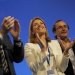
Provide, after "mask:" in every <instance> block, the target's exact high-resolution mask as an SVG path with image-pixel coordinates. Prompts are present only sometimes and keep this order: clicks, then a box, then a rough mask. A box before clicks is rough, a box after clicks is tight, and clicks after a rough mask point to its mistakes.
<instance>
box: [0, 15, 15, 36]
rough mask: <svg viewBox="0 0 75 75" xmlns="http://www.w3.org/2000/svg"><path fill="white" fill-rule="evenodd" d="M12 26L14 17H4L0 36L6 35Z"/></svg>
mask: <svg viewBox="0 0 75 75" xmlns="http://www.w3.org/2000/svg"><path fill="white" fill-rule="evenodd" d="M13 26H14V17H11V16H8V17H5V18H4V20H3V22H2V28H1V30H0V33H1V34H2V36H4V35H5V34H7V33H8V31H9V30H10V29H11V28H12V27H13Z"/></svg>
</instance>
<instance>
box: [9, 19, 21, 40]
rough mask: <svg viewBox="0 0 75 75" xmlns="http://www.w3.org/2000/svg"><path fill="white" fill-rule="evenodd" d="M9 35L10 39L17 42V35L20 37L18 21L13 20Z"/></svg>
mask: <svg viewBox="0 0 75 75" xmlns="http://www.w3.org/2000/svg"><path fill="white" fill-rule="evenodd" d="M10 33H11V35H12V37H13V38H14V39H15V40H18V39H19V35H20V24H19V22H18V20H15V21H14V29H11V30H10Z"/></svg>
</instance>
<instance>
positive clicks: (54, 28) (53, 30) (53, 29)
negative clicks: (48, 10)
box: [52, 20, 69, 39]
mask: <svg viewBox="0 0 75 75" xmlns="http://www.w3.org/2000/svg"><path fill="white" fill-rule="evenodd" d="M60 21H63V20H57V21H56V22H55V23H54V25H53V27H52V32H53V33H54V32H55V31H56V27H55V25H56V23H58V22H60ZM63 22H64V21H63ZM66 24H67V23H66ZM67 27H68V30H69V25H68V24H67ZM55 38H56V39H57V36H55Z"/></svg>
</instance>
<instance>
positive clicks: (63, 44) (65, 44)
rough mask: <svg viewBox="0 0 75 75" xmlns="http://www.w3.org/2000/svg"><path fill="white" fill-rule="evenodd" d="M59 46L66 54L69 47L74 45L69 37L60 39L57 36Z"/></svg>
mask: <svg viewBox="0 0 75 75" xmlns="http://www.w3.org/2000/svg"><path fill="white" fill-rule="evenodd" d="M57 38H58V41H59V43H60V45H61V47H62V48H63V50H64V54H65V55H66V54H68V51H69V49H70V48H71V47H72V46H73V45H74V42H70V39H69V38H67V39H66V40H65V41H63V40H61V39H60V37H57Z"/></svg>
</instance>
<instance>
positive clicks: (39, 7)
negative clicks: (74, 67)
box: [0, 0, 75, 75]
mask: <svg viewBox="0 0 75 75" xmlns="http://www.w3.org/2000/svg"><path fill="white" fill-rule="evenodd" d="M7 16H14V17H15V18H16V19H18V20H19V22H20V25H21V34H20V37H21V39H22V41H23V43H24V45H25V43H27V42H28V36H29V24H30V20H31V19H32V18H34V17H40V18H42V19H43V20H44V21H45V23H46V25H47V28H48V32H49V36H50V38H52V39H54V34H53V33H52V25H53V24H54V22H55V21H56V20H58V19H62V20H64V21H65V22H67V24H69V27H70V30H69V38H71V40H73V38H74V37H75V0H0V24H1V23H2V20H3V18H4V17H7ZM0 26H1V25H0ZM9 35H10V34H9ZM11 39H12V37H11ZM14 66H15V70H16V73H17V75H31V71H30V69H29V67H28V65H27V63H26V61H25V59H24V60H23V61H22V62H21V63H19V64H17V63H14Z"/></svg>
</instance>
